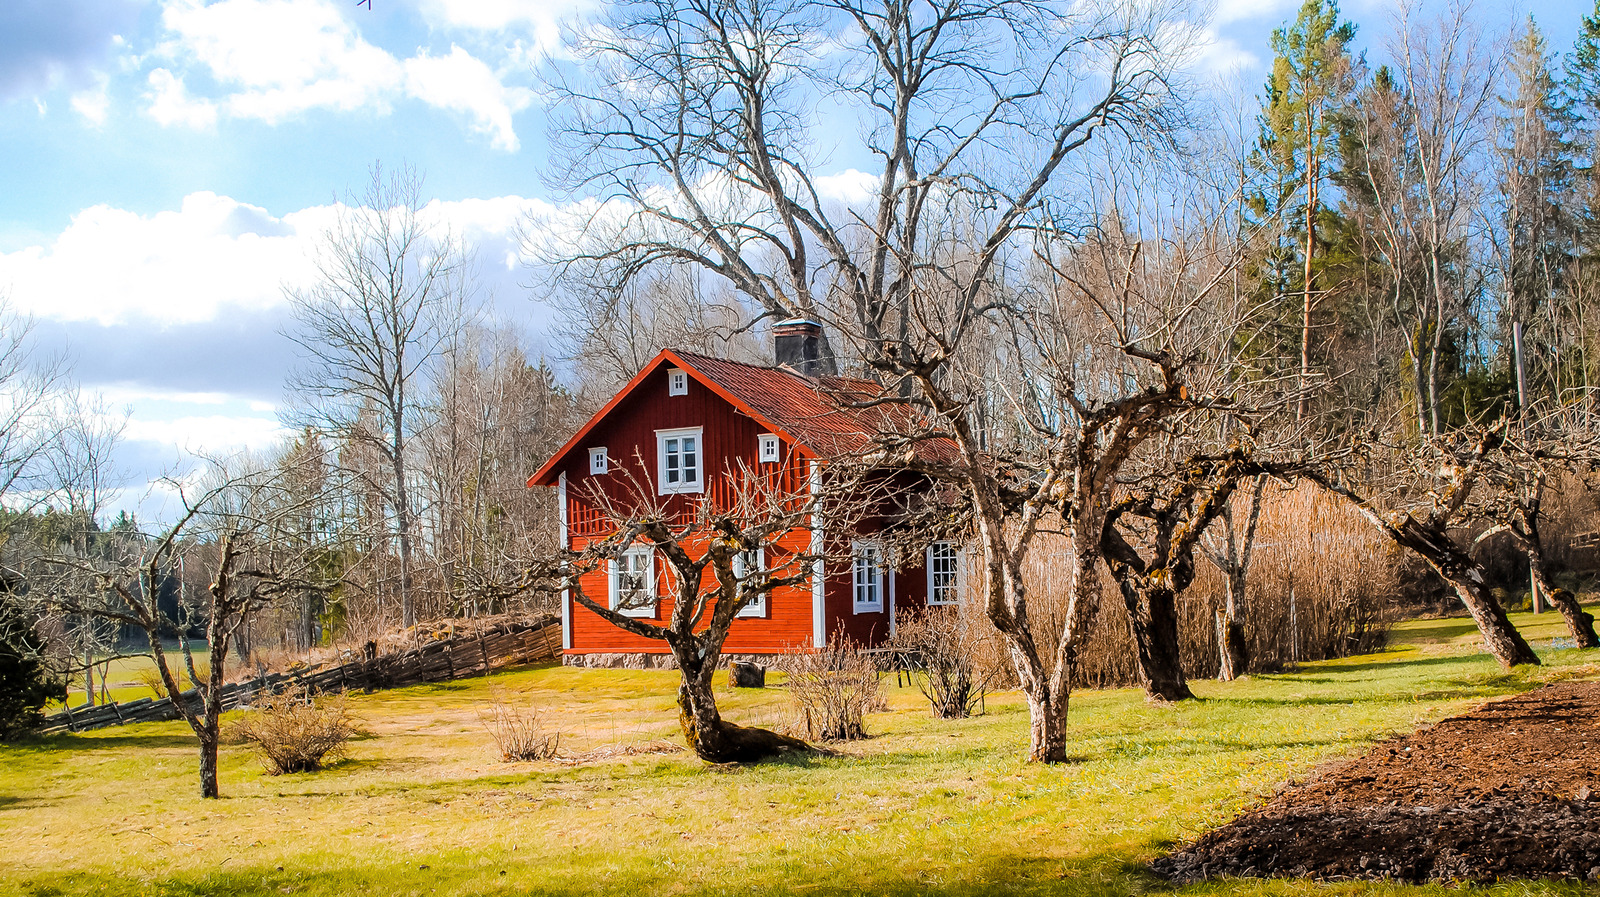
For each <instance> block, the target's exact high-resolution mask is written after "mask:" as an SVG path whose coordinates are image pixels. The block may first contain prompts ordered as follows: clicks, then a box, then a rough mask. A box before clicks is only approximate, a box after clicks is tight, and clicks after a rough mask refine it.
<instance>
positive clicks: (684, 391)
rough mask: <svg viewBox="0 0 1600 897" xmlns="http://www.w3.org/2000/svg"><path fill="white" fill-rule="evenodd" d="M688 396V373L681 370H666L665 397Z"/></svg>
mask: <svg viewBox="0 0 1600 897" xmlns="http://www.w3.org/2000/svg"><path fill="white" fill-rule="evenodd" d="M688 394H689V372H688V371H685V370H684V369H682V368H667V395H669V396H686V395H688Z"/></svg>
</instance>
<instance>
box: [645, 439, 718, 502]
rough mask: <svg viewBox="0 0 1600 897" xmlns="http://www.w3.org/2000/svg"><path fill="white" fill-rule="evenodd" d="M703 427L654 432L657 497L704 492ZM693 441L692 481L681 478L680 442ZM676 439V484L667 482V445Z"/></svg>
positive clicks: (681, 450)
mask: <svg viewBox="0 0 1600 897" xmlns="http://www.w3.org/2000/svg"><path fill="white" fill-rule="evenodd" d="M704 429H705V428H704V427H683V428H680V429H677V430H657V431H656V493H657V494H658V495H680V494H684V493H692V492H704V491H706V440H705V434H704V432H703V431H704ZM690 438H692V439H694V446H695V448H694V453H693V454H694V464H695V466H694V479H693V480H692V481H691V480H688V479H685V478H683V477H682V473H683V470H682V460H681V458H682V455H683V454H684V452H683V443H682V442H681V440H684V439H690ZM674 439H677V440H680V442H679V443H678V455H679V457H680V460H679V474H680V476H679V479H678V482H676V483H669V482H667V443H668V442H670V441H672V440H674Z"/></svg>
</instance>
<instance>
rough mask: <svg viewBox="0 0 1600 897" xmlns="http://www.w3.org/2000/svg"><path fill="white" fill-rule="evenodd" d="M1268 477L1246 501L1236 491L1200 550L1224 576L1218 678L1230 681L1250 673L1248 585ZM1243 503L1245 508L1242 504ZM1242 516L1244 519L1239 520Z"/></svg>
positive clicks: (1260, 477) (1260, 479)
mask: <svg viewBox="0 0 1600 897" xmlns="http://www.w3.org/2000/svg"><path fill="white" fill-rule="evenodd" d="M1266 486H1267V477H1266V476H1265V475H1258V476H1256V478H1255V482H1254V484H1253V485H1252V486H1251V487H1250V489H1249V490H1248V492H1247V494H1246V495H1245V497H1244V498H1243V499H1241V498H1240V494H1239V493H1238V492H1237V491H1236V492H1235V493H1234V496H1233V499H1232V500H1231V501H1229V502H1226V503H1225V504H1224V505H1223V507H1222V509H1221V510H1220V511H1219V512H1218V513H1217V521H1218V523H1220V526H1212V527H1211V528H1210V529H1209V530H1208V531H1207V536H1209V538H1203V539H1202V540H1201V541H1200V544H1199V548H1200V551H1201V553H1202V554H1203V555H1204V556H1205V558H1206V560H1208V561H1210V562H1211V564H1212V566H1214V567H1216V568H1217V571H1218V572H1219V573H1221V574H1222V606H1221V607H1219V608H1217V613H1216V616H1217V657H1218V667H1217V669H1218V672H1217V678H1218V679H1221V680H1222V681H1224V682H1229V681H1232V680H1234V679H1237V678H1239V677H1240V676H1243V675H1244V674H1246V673H1248V672H1249V671H1250V642H1249V640H1248V639H1247V638H1246V637H1245V626H1246V616H1245V585H1246V584H1247V582H1248V578H1249V573H1250V561H1251V559H1252V556H1253V555H1254V554H1255V548H1256V527H1257V524H1259V523H1260V522H1261V499H1262V493H1263V492H1264V491H1265V490H1266ZM1241 501H1243V507H1240V502H1241ZM1241 515H1242V516H1243V518H1244V519H1243V520H1240V519H1239V517H1240V516H1241Z"/></svg>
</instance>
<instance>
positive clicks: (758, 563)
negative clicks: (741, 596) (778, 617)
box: [733, 548, 767, 617]
mask: <svg viewBox="0 0 1600 897" xmlns="http://www.w3.org/2000/svg"><path fill="white" fill-rule="evenodd" d="M766 568H767V552H766V549H765V548H753V549H751V550H749V551H741V552H739V553H738V554H736V555H734V556H733V576H734V578H735V579H737V580H739V581H740V582H741V583H743V587H744V588H752V587H754V586H755V583H754V582H751V583H744V580H745V578H746V577H749V576H751V575H753V574H759V573H761V572H762V571H764V570H766ZM766 615H767V593H766V592H762V593H761V594H759V595H757V596H756V597H754V598H751V599H750V601H749V602H748V603H746V604H745V606H744V607H742V608H740V609H739V613H737V614H735V616H739V617H765V616H766Z"/></svg>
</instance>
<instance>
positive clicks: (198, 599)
mask: <svg viewBox="0 0 1600 897" xmlns="http://www.w3.org/2000/svg"><path fill="white" fill-rule="evenodd" d="M209 478H210V480H211V482H212V485H210V486H209V487H207V488H205V489H204V491H202V492H201V493H200V494H199V495H197V496H194V497H192V498H191V497H190V495H189V494H188V492H187V490H186V489H185V488H184V487H182V486H181V485H180V484H178V483H169V485H170V486H171V487H173V488H175V489H176V490H177V493H178V496H179V498H180V500H181V501H182V505H183V510H182V512H181V513H180V514H179V516H178V517H177V519H176V520H175V521H173V522H172V523H171V524H170V525H168V526H166V527H165V528H164V529H162V530H161V531H159V532H157V533H152V534H144V533H140V532H137V531H135V530H124V531H121V532H118V533H117V534H116V535H117V540H116V542H115V544H114V545H113V546H112V549H111V550H110V551H108V552H93V553H89V554H77V553H75V552H52V553H50V554H46V555H45V556H43V557H41V558H39V559H38V561H37V563H36V564H35V567H34V571H33V575H32V576H31V577H30V583H31V585H32V589H33V592H34V594H35V595H36V597H37V599H38V600H40V601H41V602H42V603H43V605H44V606H45V607H46V608H47V609H50V610H54V611H57V612H64V613H70V614H77V615H84V616H92V617H94V618H97V619H101V620H107V621H111V622H113V623H117V624H121V625H124V626H129V627H132V628H134V629H136V630H138V631H140V632H142V633H143V634H144V636H145V639H146V641H147V642H148V644H149V647H150V653H151V656H152V657H153V659H154V660H155V664H156V670H157V672H158V674H159V675H160V677H161V682H162V685H163V687H164V688H165V690H166V693H167V695H168V696H169V697H171V698H172V700H173V704H174V706H175V707H176V708H177V710H178V712H179V713H180V714H181V715H182V716H183V719H184V721H185V722H187V723H188V724H189V728H190V729H191V730H192V731H193V732H194V734H195V737H196V738H198V739H199V741H200V796H201V797H206V798H214V797H217V796H218V788H217V746H218V744H219V740H220V727H221V720H222V693H223V685H224V684H225V682H226V680H227V675H226V669H227V661H228V652H229V650H230V648H231V646H232V643H233V641H234V639H235V638H237V637H238V636H239V633H240V632H241V630H242V629H243V627H245V626H246V625H247V623H248V621H249V620H250V618H251V617H252V616H253V615H254V614H256V613H258V612H259V611H261V610H262V609H263V608H265V607H267V606H268V605H270V604H271V603H272V602H274V601H275V600H277V599H279V598H280V597H282V596H284V595H287V594H293V593H297V592H299V591H302V590H304V589H307V588H323V587H326V586H327V585H329V584H328V583H324V582H321V581H320V579H319V565H318V564H317V560H318V558H317V556H316V555H315V554H314V553H312V552H307V551H302V550H294V549H292V548H290V547H289V546H290V540H289V539H287V538H285V535H284V533H283V531H282V530H283V529H284V527H285V526H286V525H292V522H293V521H294V520H295V519H296V518H297V517H298V515H299V513H300V510H301V509H300V508H299V507H297V506H296V504H295V503H294V502H291V501H287V500H285V489H286V487H285V484H284V482H283V480H282V478H281V476H279V475H277V473H276V472H274V471H262V470H258V469H249V467H248V465H247V469H244V470H235V469H230V467H229V466H228V465H221V464H218V465H214V466H213V469H212V470H211V472H210V474H209ZM194 578H199V580H200V582H201V583H203V585H200V587H199V588H198V589H196V590H195V591H197V592H198V593H199V594H191V593H190V584H191V580H192V579H194ZM174 591H176V592H177V593H178V594H177V596H176V597H177V599H178V600H177V601H176V602H175V604H176V611H174V610H173V609H172V604H170V603H168V602H167V601H164V600H163V599H164V598H165V597H168V596H169V594H170V593H171V592H174ZM196 626H203V627H204V630H205V644H206V646H207V647H208V649H209V669H208V670H207V671H206V672H205V673H204V674H202V673H201V672H200V669H199V668H198V666H197V664H196V661H195V654H194V650H193V648H192V646H191V641H190V639H189V637H188V633H189V632H190V631H191V629H192V628H194V627H196ZM174 636H175V637H176V638H177V640H178V650H179V654H180V659H181V663H182V665H183V667H182V668H183V670H184V672H185V673H186V674H187V676H188V679H189V681H190V682H192V683H193V684H194V686H195V689H194V691H193V692H185V690H184V689H183V688H182V687H181V685H180V683H179V679H178V676H177V674H176V673H175V672H174V671H173V669H172V668H171V667H170V666H169V665H168V663H167V648H166V645H165V642H164V640H165V639H167V638H169V637H174Z"/></svg>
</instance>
